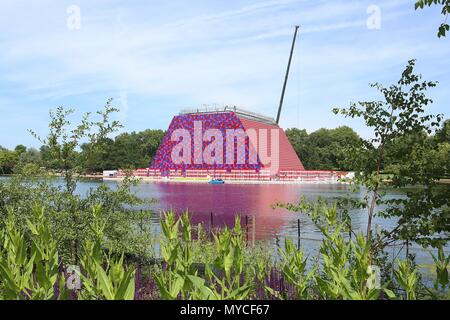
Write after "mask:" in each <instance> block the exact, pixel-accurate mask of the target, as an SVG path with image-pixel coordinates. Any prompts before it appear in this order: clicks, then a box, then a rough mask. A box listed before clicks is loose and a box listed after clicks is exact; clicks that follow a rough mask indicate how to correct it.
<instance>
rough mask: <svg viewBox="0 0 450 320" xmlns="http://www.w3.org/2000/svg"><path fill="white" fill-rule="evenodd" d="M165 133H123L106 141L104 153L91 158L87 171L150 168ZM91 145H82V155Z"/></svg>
mask: <svg viewBox="0 0 450 320" xmlns="http://www.w3.org/2000/svg"><path fill="white" fill-rule="evenodd" d="M163 138H164V131H162V130H150V129H148V130H145V131H141V132H134V131H133V132H131V133H122V134H119V135H118V136H116V137H115V138H114V139H109V138H108V139H105V140H104V141H103V144H104V146H105V147H104V148H103V149H102V152H100V153H97V154H96V155H94V156H91V157H89V161H88V163H86V164H85V165H86V166H85V169H86V170H88V171H94V172H95V171H102V170H106V169H137V168H145V167H149V166H150V163H151V160H152V159H153V157H154V155H155V154H156V151H157V150H158V147H159V145H160V144H161V141H162V139H163ZM88 147H89V144H84V145H82V147H81V148H82V153H84V152H86V149H87V148H88Z"/></svg>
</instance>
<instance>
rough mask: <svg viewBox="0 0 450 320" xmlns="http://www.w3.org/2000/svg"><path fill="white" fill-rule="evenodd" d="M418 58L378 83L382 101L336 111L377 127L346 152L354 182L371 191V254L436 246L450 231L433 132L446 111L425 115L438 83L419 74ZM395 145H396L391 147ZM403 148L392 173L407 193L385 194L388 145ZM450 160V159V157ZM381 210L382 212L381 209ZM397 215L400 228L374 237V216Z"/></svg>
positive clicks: (447, 194) (448, 194)
mask: <svg viewBox="0 0 450 320" xmlns="http://www.w3.org/2000/svg"><path fill="white" fill-rule="evenodd" d="M414 67H415V60H410V61H409V63H408V65H407V67H406V69H405V71H404V72H403V73H402V76H401V78H400V80H399V81H398V83H396V84H393V85H390V86H389V87H384V86H383V85H381V84H379V83H376V84H373V85H371V86H372V87H374V88H377V89H378V90H379V91H380V93H381V94H382V96H383V100H379V101H365V102H358V103H352V104H351V105H350V107H349V108H346V109H338V108H336V109H334V110H333V111H334V112H335V113H336V114H337V113H341V114H343V115H344V116H346V117H351V118H363V119H364V121H365V122H366V125H367V126H368V127H369V128H371V129H372V130H373V138H372V139H368V140H363V145H362V147H359V148H349V149H348V150H347V155H348V157H347V158H348V161H349V162H350V163H351V165H352V167H353V168H355V171H356V173H357V174H356V177H355V180H354V183H355V184H356V185H359V186H364V187H365V190H367V195H366V197H365V199H366V200H367V202H366V203H365V207H366V208H367V212H368V223H367V240H368V241H373V242H372V250H371V252H372V253H374V252H377V251H378V250H380V249H382V248H384V246H386V245H387V244H389V243H390V242H392V241H395V240H410V241H416V242H418V243H421V244H423V245H428V244H431V245H437V244H438V243H440V242H442V241H446V238H447V237H446V236H445V232H446V231H448V230H450V224H449V221H450V220H449V213H450V212H449V207H448V204H449V199H450V188H446V187H443V186H441V185H439V183H438V181H439V179H440V178H441V177H442V176H443V175H444V174H445V166H443V164H442V162H441V161H442V155H441V156H439V154H440V150H439V147H438V145H437V144H433V143H430V139H429V138H428V135H429V134H431V133H432V132H433V129H436V128H437V127H438V126H439V124H440V122H441V120H442V116H441V115H436V116H435V115H431V114H426V113H425V109H426V107H427V106H429V105H430V104H431V103H432V102H433V101H432V100H431V99H430V98H428V97H427V96H426V91H427V90H428V89H429V88H433V87H435V86H436V82H433V81H424V80H422V77H421V75H416V74H415V73H414ZM392 147H394V148H392ZM397 147H401V151H399V152H397V153H396V154H395V159H396V163H395V166H394V167H393V168H391V169H392V171H391V174H390V176H389V180H390V181H389V186H390V187H391V188H396V189H402V190H404V188H405V187H407V186H408V187H411V186H415V188H409V189H407V190H406V191H405V193H406V197H394V198H385V197H384V192H383V188H384V187H385V186H386V181H385V179H386V177H385V176H384V175H383V174H382V169H383V164H384V163H385V161H386V158H387V155H388V151H389V149H391V150H392V149H395V148H397ZM447 162H448V159H447ZM377 210H378V211H377ZM375 214H377V215H378V216H380V217H383V218H395V219H397V226H396V227H395V228H394V229H392V230H384V231H383V232H382V235H380V236H379V235H376V237H375V238H374V237H373V230H372V229H373V218H374V216H375Z"/></svg>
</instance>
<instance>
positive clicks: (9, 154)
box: [0, 148, 19, 174]
mask: <svg viewBox="0 0 450 320" xmlns="http://www.w3.org/2000/svg"><path fill="white" fill-rule="evenodd" d="M18 161H19V156H18V155H17V153H16V152H13V151H9V150H7V149H3V148H0V174H11V173H12V172H13V170H14V167H15V166H16V164H17V162H18Z"/></svg>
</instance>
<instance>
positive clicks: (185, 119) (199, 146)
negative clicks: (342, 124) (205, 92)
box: [119, 107, 335, 181]
mask: <svg viewBox="0 0 450 320" xmlns="http://www.w3.org/2000/svg"><path fill="white" fill-rule="evenodd" d="M209 132H213V137H211V134H208V133H209ZM230 132H231V133H233V132H235V133H236V132H242V133H243V135H242V136H239V135H235V136H231V135H230ZM180 134H182V137H181V138H180ZM199 134H200V138H199ZM199 139H200V140H199ZM182 144H183V145H182ZM213 144H214V148H212V145H213ZM180 146H182V148H181V147H180ZM179 150H181V151H179ZM209 150H213V151H212V152H211V155H212V157H213V158H214V162H213V163H211V162H209V164H208V162H207V161H206V160H205V159H206V158H207V157H209V156H210V154H209V153H208V152H209ZM175 151H176V152H175ZM174 154H175V155H176V157H174ZM175 158H176V159H175ZM178 158H180V159H183V161H179V160H178ZM175 160H177V161H175ZM134 174H135V175H136V176H140V177H151V178H154V179H163V178H164V177H180V178H181V177H187V178H207V177H209V178H212V177H214V178H217V179H219V178H220V179H223V180H237V181H251V180H259V181H270V180H281V181H294V180H304V181H317V180H329V179H332V178H333V177H334V176H335V173H334V172H325V171H305V169H304V167H303V164H302V163H301V161H300V159H299V157H298V156H297V154H296V152H295V150H294V148H293V147H292V145H291V144H290V142H289V140H288V138H287V136H286V134H285V132H284V131H283V129H281V128H280V127H279V126H278V125H277V124H276V123H275V121H274V120H273V119H271V118H268V117H265V116H262V115H259V114H256V113H253V112H248V111H244V110H241V109H238V108H236V107H233V108H230V107H225V108H223V109H215V110H190V111H184V112H182V113H180V115H178V116H175V117H174V118H173V119H172V122H171V123H170V126H169V128H168V130H167V133H166V135H165V137H164V139H163V141H162V143H161V145H160V147H159V149H158V151H157V152H156V155H155V157H154V158H153V161H152V163H151V165H150V167H149V168H146V169H139V170H137V171H136V172H135V173H134ZM121 175H123V173H122V172H120V171H119V176H121Z"/></svg>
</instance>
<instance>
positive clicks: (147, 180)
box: [103, 177, 348, 185]
mask: <svg viewBox="0 0 450 320" xmlns="http://www.w3.org/2000/svg"><path fill="white" fill-rule="evenodd" d="M136 178H138V179H139V182H141V183H187V184H201V183H203V184H208V182H209V181H210V180H211V179H206V178H205V179H189V178H172V179H153V178H148V177H136ZM123 179H124V178H122V177H116V178H109V177H103V180H104V181H117V182H120V181H122V180H123ZM225 184H246V185H261V184H267V185H271V184H281V185H283V184H286V185H301V184H321V185H325V184H327V185H331V184H348V183H347V182H341V181H337V180H327V181H275V180H271V181H264V180H225Z"/></svg>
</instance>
